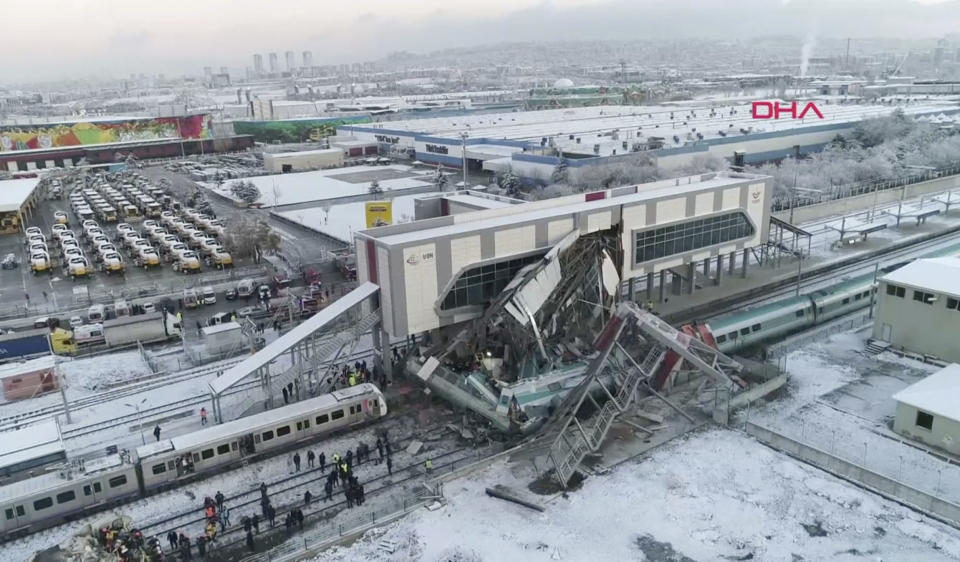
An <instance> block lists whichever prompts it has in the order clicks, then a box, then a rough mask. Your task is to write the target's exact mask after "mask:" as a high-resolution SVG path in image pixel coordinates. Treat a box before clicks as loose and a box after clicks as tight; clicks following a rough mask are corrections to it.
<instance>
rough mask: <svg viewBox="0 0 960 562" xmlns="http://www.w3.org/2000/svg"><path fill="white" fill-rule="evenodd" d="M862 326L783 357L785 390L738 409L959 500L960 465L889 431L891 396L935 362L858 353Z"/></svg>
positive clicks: (773, 426) (789, 433)
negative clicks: (774, 398) (763, 402)
mask: <svg viewBox="0 0 960 562" xmlns="http://www.w3.org/2000/svg"><path fill="white" fill-rule="evenodd" d="M868 335H869V330H864V331H860V332H852V333H844V334H838V335H835V336H833V337H831V338H830V340H829V341H826V342H823V343H816V344H811V345H808V346H805V347H803V348H801V349H798V350H797V351H794V352H793V353H791V354H789V355H788V356H787V358H786V370H787V372H788V373H789V374H790V379H791V380H790V394H789V396H788V397H786V398H783V399H780V400H777V401H775V402H772V403H770V404H768V405H766V406H765V407H762V408H755V409H752V410H751V411H750V412H746V413H742V414H741V416H740V419H742V418H743V416H744V415H747V416H749V419H750V421H751V422H753V423H756V424H758V425H761V426H764V427H769V428H771V429H773V430H775V431H778V432H780V433H782V434H784V435H787V436H788V437H792V438H794V439H797V440H799V441H802V442H804V443H807V444H810V445H812V446H815V447H817V448H819V449H821V450H823V451H827V452H829V453H832V454H835V455H837V456H839V457H842V458H844V459H846V460H849V461H851V462H854V463H857V464H859V465H861V466H865V467H867V468H869V469H871V470H874V471H876V472H880V473H881V474H884V475H885V476H888V477H890V478H894V479H897V480H900V481H902V482H904V483H906V484H908V485H910V486H913V487H915V488H918V489H920V490H924V491H926V492H928V493H932V494H934V495H937V496H940V497H943V498H944V499H947V500H949V501H952V502H954V503H960V466H957V465H955V464H947V463H944V462H943V461H941V460H938V458H937V457H934V456H932V455H930V454H928V453H927V452H926V450H925V449H922V448H919V447H916V446H914V445H913V443H912V442H910V441H908V440H904V439H903V438H901V437H900V436H899V435H897V434H895V433H894V432H893V431H892V430H891V429H890V423H891V422H892V419H893V416H894V414H895V412H896V403H895V402H894V400H893V399H892V398H891V397H892V396H893V395H894V394H896V393H897V392H899V391H900V390H902V389H903V388H906V387H907V386H909V385H911V384H913V383H915V382H918V381H920V380H921V379H923V377H925V376H927V375H929V374H931V373H932V372H935V371H936V370H938V369H937V367H934V366H932V365H926V364H923V363H919V362H916V361H911V360H909V359H902V358H899V357H897V356H895V355H893V354H889V353H884V354H881V355H880V356H878V357H873V356H870V355H866V354H864V353H863V350H864V347H865V341H866V338H867V337H868Z"/></svg>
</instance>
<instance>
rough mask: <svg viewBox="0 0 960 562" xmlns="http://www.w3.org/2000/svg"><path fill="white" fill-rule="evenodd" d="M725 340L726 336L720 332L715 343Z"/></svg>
mask: <svg viewBox="0 0 960 562" xmlns="http://www.w3.org/2000/svg"><path fill="white" fill-rule="evenodd" d="M725 341H727V336H725V335H723V334H720V335H719V336H717V343H723V342H725Z"/></svg>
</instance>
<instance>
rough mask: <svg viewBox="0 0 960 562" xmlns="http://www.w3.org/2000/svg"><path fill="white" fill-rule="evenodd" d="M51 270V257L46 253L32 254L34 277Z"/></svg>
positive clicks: (31, 267)
mask: <svg viewBox="0 0 960 562" xmlns="http://www.w3.org/2000/svg"><path fill="white" fill-rule="evenodd" d="M49 269H50V256H49V255H48V254H47V253H46V252H33V253H32V254H30V271H32V272H33V274H34V275H36V274H38V273H41V272H43V271H47V270H49Z"/></svg>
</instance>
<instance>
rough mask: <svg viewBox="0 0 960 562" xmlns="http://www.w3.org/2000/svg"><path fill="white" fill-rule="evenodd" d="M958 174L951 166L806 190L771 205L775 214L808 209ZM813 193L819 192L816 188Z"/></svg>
mask: <svg viewBox="0 0 960 562" xmlns="http://www.w3.org/2000/svg"><path fill="white" fill-rule="evenodd" d="M958 174H960V166H951V167H948V168H941V169H938V170H930V171H927V172H923V173H919V174H912V175H909V176H904V177H900V178H895V179H890V180H880V181H872V182H857V183H848V184H842V185H835V186H830V188H829V189H823V190H819V193H817V194H810V193H809V192H808V190H806V189H805V190H804V191H805V194H804V195H802V196H797V195H792V196H787V197H785V198H784V197H778V198H776V199H774V201H773V203H772V204H771V209H772V210H773V211H774V212H777V211H786V210H788V209H790V208H791V207H793V208H797V207H806V206H807V205H816V204H817V203H823V202H825V201H835V200H837V199H846V198H847V197H854V196H856V195H866V194H871V193H875V192H879V191H888V190H891V189H898V188H902V187H906V186H908V185H913V184H916V183H922V182H925V181H930V180H935V179H938V178H944V177H949V176H955V175H958ZM801 187H802V186H801ZM813 191H817V190H816V189H815V188H814V189H813ZM791 200H792V202H791Z"/></svg>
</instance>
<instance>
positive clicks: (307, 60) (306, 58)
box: [303, 51, 313, 68]
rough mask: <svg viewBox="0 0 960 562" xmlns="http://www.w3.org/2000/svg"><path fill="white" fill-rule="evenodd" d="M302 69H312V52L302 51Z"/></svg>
mask: <svg viewBox="0 0 960 562" xmlns="http://www.w3.org/2000/svg"><path fill="white" fill-rule="evenodd" d="M303 67H304V68H312V67H313V51H304V52H303Z"/></svg>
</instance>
